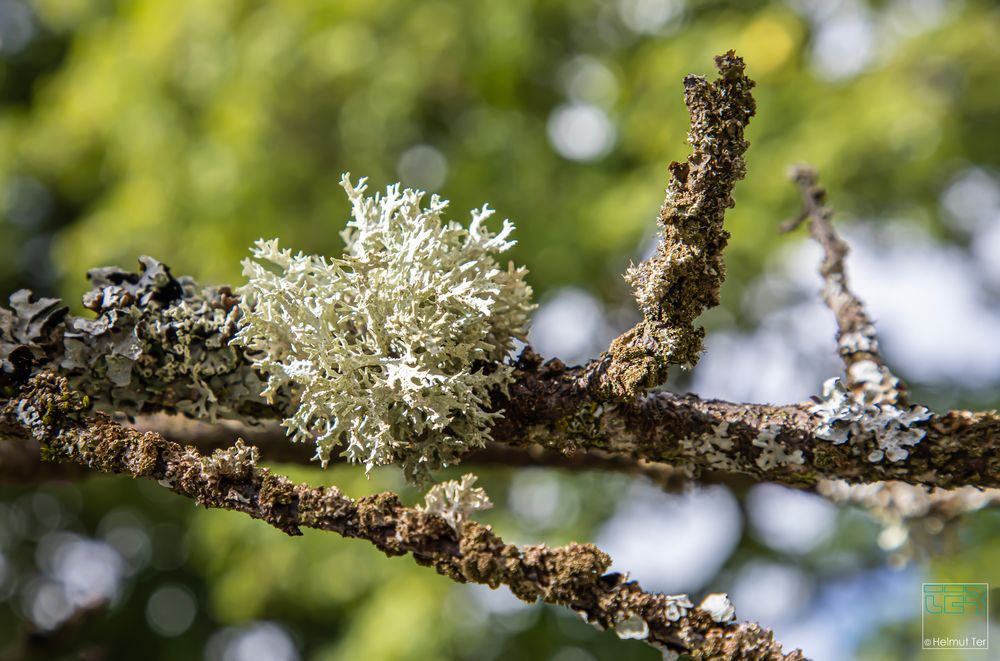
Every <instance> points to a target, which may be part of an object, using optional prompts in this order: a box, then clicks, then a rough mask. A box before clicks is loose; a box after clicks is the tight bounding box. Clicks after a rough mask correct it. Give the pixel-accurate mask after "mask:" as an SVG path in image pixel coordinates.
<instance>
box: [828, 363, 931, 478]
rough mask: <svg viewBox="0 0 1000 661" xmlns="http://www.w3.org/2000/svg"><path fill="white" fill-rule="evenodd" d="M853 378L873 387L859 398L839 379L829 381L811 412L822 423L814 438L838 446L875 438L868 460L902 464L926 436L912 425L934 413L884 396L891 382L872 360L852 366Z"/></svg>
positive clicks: (865, 389)
mask: <svg viewBox="0 0 1000 661" xmlns="http://www.w3.org/2000/svg"><path fill="white" fill-rule="evenodd" d="M865 363H870V365H868V364H865ZM866 375H867V377H868V378H867V379H866V378H865V376H866ZM851 376H852V379H853V380H854V381H856V382H859V383H862V384H865V383H869V384H871V386H872V387H870V388H869V387H866V388H864V389H863V390H862V391H861V393H860V394H859V395H856V394H854V393H852V392H850V391H848V390H847V389H846V388H844V386H843V384H841V382H840V379H839V378H836V377H835V378H832V379H828V380H827V381H826V382H825V383H824V384H823V395H822V397H821V398H819V400H818V401H817V402H816V403H815V404H814V405H813V406H812V407H811V408H810V409H809V410H810V412H811V413H812V414H813V415H815V416H816V417H817V418H819V421H820V424H819V426H818V427H817V428H816V431H815V435H816V436H817V437H818V438H822V439H825V440H827V441H830V442H832V443H834V444H836V445H841V444H844V443H847V442H851V443H852V444H863V443H867V442H869V441H870V440H871V439H874V441H875V447H873V448H872V449H871V451H870V452H869V454H868V461H870V462H872V463H877V462H880V461H882V460H883V459H884V458H887V459H888V460H889V461H892V462H898V461H903V460H904V459H906V458H907V457H909V451H908V450H907V448H909V447H913V446H914V445H916V444H917V443H919V442H920V441H921V440H923V438H924V436H926V434H927V432H925V431H924V430H923V429H919V428H916V427H913V424H914V423H915V422H922V421H924V420H928V419H930V418H931V416H932V413H931V412H930V410H928V409H927V408H926V407H924V406H919V405H915V406H901V405H898V404H896V403H893V400H892V399H890V398H886V397H884V396H883V391H884V389H885V387H888V386H886V385H883V384H887V383H889V382H887V380H886V379H885V378H884V376H883V374H882V371H881V370H880V369H879V366H878V365H876V364H875V363H874V362H873V361H860V362H859V363H858V364H857V365H854V366H852V371H851ZM890 385H891V384H890Z"/></svg>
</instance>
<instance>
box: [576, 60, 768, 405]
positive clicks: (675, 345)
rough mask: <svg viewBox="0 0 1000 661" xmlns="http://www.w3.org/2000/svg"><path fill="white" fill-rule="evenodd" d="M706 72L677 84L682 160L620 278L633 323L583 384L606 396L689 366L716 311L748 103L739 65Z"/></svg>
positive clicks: (747, 83)
mask: <svg viewBox="0 0 1000 661" xmlns="http://www.w3.org/2000/svg"><path fill="white" fill-rule="evenodd" d="M715 66H716V67H718V69H719V73H720V74H721V75H720V77H719V78H718V79H717V80H715V81H713V82H711V83H710V82H708V81H707V80H706V79H705V78H702V77H701V76H694V75H692V76H687V77H686V78H685V79H684V101H685V103H686V104H687V108H688V113H689V114H690V115H691V129H690V131H689V132H688V142H689V143H690V144H691V147H692V151H691V155H690V156H688V158H687V161H685V162H684V163H677V162H674V163H671V164H670V182H669V183H668V184H667V194H666V199H665V200H664V202H663V207H662V208H661V209H660V217H659V225H660V231H661V233H662V236H661V240H660V242H659V243H658V244H657V246H656V252H655V254H653V256H651V257H650V258H649V259H646V260H645V261H643V262H641V263H639V264H638V265H636V266H633V267H632V268H630V269H629V270H628V273H627V274H626V275H625V278H626V280H628V282H629V284H630V285H631V286H632V290H633V292H634V294H635V299H636V301H637V302H638V303H639V308H640V310H641V311H642V320H641V321H640V322H639V323H638V324H636V325H635V326H634V327H633V328H631V329H629V330H628V331H626V332H625V333H623V334H622V335H621V336H619V337H618V338H616V339H615V340H614V342H612V343H611V347H610V348H609V349H608V352H607V353H606V354H605V355H604V356H603V357H602V360H601V361H599V362H598V363H597V365H596V366H595V367H596V369H595V373H594V381H593V385H594V386H595V387H597V388H598V389H600V390H602V391H606V392H608V393H609V394H610V395H612V396H614V397H623V398H624V397H633V396H634V395H636V394H637V393H639V392H640V391H642V390H643V389H646V388H651V387H653V386H657V385H660V384H661V383H663V382H664V381H665V380H666V377H667V368H668V366H669V365H683V366H687V367H690V366H693V365H694V364H695V363H697V362H698V357H699V355H700V354H701V350H702V340H703V338H704V336H705V329H704V328H701V327H695V325H694V321H695V319H696V318H697V317H698V316H699V315H700V314H701V313H702V312H704V311H705V310H707V309H708V308H712V307H715V306H716V305H718V304H719V289H720V288H721V286H722V281H723V280H724V279H725V276H726V265H725V263H724V262H723V260H722V251H723V250H724V249H725V247H726V243H727V242H728V240H729V233H728V232H727V231H726V230H725V229H724V228H723V220H724V218H725V213H726V209H728V208H730V207H732V206H733V198H732V192H733V187H734V186H735V185H736V182H737V181H739V180H740V179H742V178H743V176H744V174H745V173H746V167H745V164H744V162H743V154H744V153H745V152H746V150H747V147H748V146H749V144H750V143H748V142H747V141H746V140H744V139H743V130H744V129H745V128H746V126H747V124H748V123H749V122H750V118H751V117H753V115H754V113H755V112H756V104H755V102H754V98H753V96H752V95H751V94H750V90H751V89H752V88H753V86H754V81H752V80H750V79H749V78H747V77H746V75H745V74H744V64H743V60H742V59H741V58H739V57H737V56H736V55H735V54H734V53H733V52H732V51H729V52H728V53H726V54H725V55H720V56H719V57H716V58H715Z"/></svg>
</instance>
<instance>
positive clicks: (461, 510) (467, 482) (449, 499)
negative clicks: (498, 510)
mask: <svg viewBox="0 0 1000 661" xmlns="http://www.w3.org/2000/svg"><path fill="white" fill-rule="evenodd" d="M475 483H476V476H475V475H473V474H472V473H466V474H465V475H463V476H462V479H461V480H447V481H445V482H441V483H440V484H435V485H434V486H433V487H431V488H430V490H428V491H427V494H426V495H425V496H424V505H423V507H421V506H419V505H418V506H417V509H419V510H421V511H423V512H427V513H428V514H437V515H438V516H440V517H441V518H442V519H444V520H445V521H447V522H448V525H450V526H451V527H452V528H453V529H454V530H455V532H460V531H461V529H462V523H464V522H465V520H466V519H468V518H469V516H470V515H471V514H472V513H473V512H480V511H482V510H488V509H491V508H492V507H493V501H491V500H490V497H489V496H488V495H487V494H486V491H484V490H483V489H482V488H480V487H473V486H472V485H473V484H475Z"/></svg>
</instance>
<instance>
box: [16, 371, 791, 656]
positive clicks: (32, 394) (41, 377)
mask: <svg viewBox="0 0 1000 661" xmlns="http://www.w3.org/2000/svg"><path fill="white" fill-rule="evenodd" d="M2 419H3V422H4V425H5V429H4V430H3V431H5V432H7V434H8V435H9V434H11V433H16V434H17V435H30V436H32V437H33V438H35V439H36V440H37V441H38V442H39V443H40V444H41V446H42V448H43V454H44V455H45V456H46V458H47V459H50V460H55V461H60V462H71V463H74V464H78V465H82V466H86V467H88V468H90V469H93V470H98V471H101V472H105V473H122V474H126V475H130V476H132V477H135V478H147V479H151V480H155V481H157V482H158V483H159V484H161V485H162V486H164V487H165V488H168V489H170V490H171V491H173V492H174V493H177V494H180V495H182V496H185V497H188V498H191V499H193V500H194V501H195V502H197V503H199V504H201V505H203V506H205V507H214V508H221V509H226V510H232V511H237V512H242V513H244V514H247V515H249V516H251V517H253V518H255V519H260V520H262V521H265V522H266V523H268V524H270V525H271V526H274V527H275V528H277V529H279V530H281V531H283V532H285V533H287V534H289V535H298V534H301V531H300V529H301V528H303V527H307V528H315V529H318V530H326V531H330V532H334V533H337V534H339V535H342V536H344V537H350V538H356V539H363V540H366V541H368V542H370V543H371V544H373V545H374V546H375V547H376V548H378V549H379V550H380V551H382V552H383V553H385V554H386V555H389V556H397V555H405V554H409V555H411V556H413V558H414V560H416V562H417V563H418V564H420V565H423V566H429V567H433V568H434V569H435V570H436V571H437V572H438V573H439V574H442V575H444V576H447V577H449V578H451V579H452V580H455V581H458V582H462V583H464V582H472V583H481V584H484V585H488V586H490V587H491V588H496V587H499V586H501V585H505V586H507V587H508V588H510V590H511V591H512V592H513V593H514V595H515V596H517V597H518V598H520V599H522V600H524V601H527V602H534V601H537V600H542V601H544V602H546V603H550V604H555V605H559V606H564V607H567V608H571V609H573V610H574V611H576V612H577V613H579V614H580V615H581V616H582V617H584V619H585V620H586V621H587V622H590V623H591V624H593V625H595V626H597V627H599V628H604V629H615V630H616V631H617V632H618V634H619V635H620V636H622V637H631V638H639V639H642V640H644V641H645V642H647V643H649V644H651V645H653V646H655V647H657V648H659V649H662V650H664V651H665V652H667V653H670V654H671V655H676V653H678V652H682V653H685V654H689V655H692V656H694V657H696V658H726V659H747V660H751V659H752V660H758V659H760V660H763V659H768V660H779V659H785V660H787V661H797V660H800V659H803V658H804V657H803V655H802V653H801V652H800V651H798V650H796V651H794V652H791V653H789V654H784V653H783V652H782V649H781V646H780V644H779V643H777V642H776V641H775V640H774V637H773V634H772V633H771V632H770V631H767V630H764V629H761V628H760V627H759V626H758V625H756V624H753V623H742V624H737V623H735V622H732V617H733V616H732V611H731V608H730V607H728V601H724V602H723V603H724V604H726V607H724V608H718V607H713V605H712V602H709V601H707V600H706V602H705V603H704V604H703V605H702V607H694V606H693V604H692V603H691V602H690V600H689V599H688V598H687V597H686V596H683V595H664V594H659V593H651V592H646V591H644V590H643V589H642V588H641V586H640V585H639V584H638V583H637V582H635V581H629V580H628V579H627V577H626V576H624V575H622V574H618V573H607V570H608V568H609V567H610V565H611V558H609V557H608V556H607V554H605V553H603V552H602V551H600V550H599V549H597V548H596V547H594V546H593V545H591V544H575V543H574V544H569V545H566V546H561V547H555V548H549V547H547V546H544V545H534V546H526V547H523V548H518V547H516V546H513V545H511V544H505V543H504V542H503V540H501V539H500V538H499V537H498V536H497V535H496V534H494V533H493V531H492V530H491V529H490V528H489V527H488V526H484V525H481V524H479V523H476V522H473V521H465V522H464V523H462V524H461V525H460V526H457V530H456V529H454V528H452V527H451V526H450V525H449V524H448V522H446V521H445V520H444V519H443V518H441V517H440V516H438V515H436V514H431V513H429V512H426V511H423V510H421V509H418V508H411V507H405V506H404V505H402V503H400V501H399V498H398V496H396V495H395V494H393V493H388V492H387V493H380V494H376V495H372V496H366V497H364V498H360V499H352V498H349V497H347V496H345V495H344V494H343V493H341V492H340V490H339V489H337V488H336V487H310V486H307V485H304V484H296V483H294V482H292V481H291V480H289V479H288V478H286V477H283V476H280V475H276V474H274V473H273V472H271V471H270V470H269V469H267V468H262V467H259V466H258V465H257V462H258V459H259V452H258V450H257V449H256V448H254V447H251V446H248V445H246V444H244V443H243V442H242V441H240V442H237V444H236V445H234V446H233V447H230V448H227V449H220V450H216V451H215V452H213V453H212V454H211V455H202V454H201V453H199V452H198V451H197V450H196V449H195V448H193V447H190V446H189V447H182V446H180V445H178V444H177V443H173V442H171V441H167V440H166V439H164V438H163V437H162V436H161V435H159V434H156V433H154V432H140V431H138V430H136V429H131V428H128V427H124V426H122V425H120V424H118V423H116V422H114V421H112V420H111V419H110V418H109V417H108V416H106V415H103V414H100V413H93V412H91V411H89V406H88V404H87V402H86V401H84V398H83V397H82V396H80V395H79V394H78V393H76V392H74V391H72V390H71V389H70V387H69V384H68V382H67V380H66V379H65V378H63V377H60V376H57V375H54V374H51V373H46V372H43V373H40V374H37V375H35V376H34V377H32V379H31V380H30V382H29V383H28V384H27V385H26V386H24V387H22V388H19V389H18V391H17V392H16V393H15V394H14V396H13V397H12V398H10V399H9V400H8V401H7V403H6V405H5V406H4V410H3V417H2ZM716 601H718V599H716Z"/></svg>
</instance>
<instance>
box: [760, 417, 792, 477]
mask: <svg viewBox="0 0 1000 661" xmlns="http://www.w3.org/2000/svg"><path fill="white" fill-rule="evenodd" d="M782 429H783V427H782V426H781V425H778V424H774V423H769V424H768V425H767V426H765V427H764V428H763V429H761V430H760V432H758V433H757V437H756V438H754V439H753V446H754V447H757V448H761V453H760V455H758V456H757V459H756V462H755V463H756V464H757V466H759V467H760V468H761V470H770V469H772V468H778V467H779V466H787V465H789V464H797V465H801V464H804V463H805V459H804V458H803V456H802V450H794V451H792V452H789V451H788V447H787V446H786V445H784V444H783V443H780V442H779V441H778V434H780V433H781V431H782Z"/></svg>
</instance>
